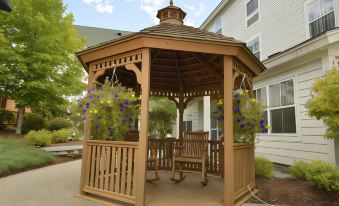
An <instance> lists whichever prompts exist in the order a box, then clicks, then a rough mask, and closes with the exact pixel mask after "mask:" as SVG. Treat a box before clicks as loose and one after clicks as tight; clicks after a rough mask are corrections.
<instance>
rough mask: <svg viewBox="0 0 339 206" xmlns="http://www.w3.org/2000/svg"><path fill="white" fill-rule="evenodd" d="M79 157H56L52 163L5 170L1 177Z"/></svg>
mask: <svg viewBox="0 0 339 206" xmlns="http://www.w3.org/2000/svg"><path fill="white" fill-rule="evenodd" d="M78 159H81V157H77V158H73V157H55V158H54V160H53V162H50V163H46V164H41V165H35V166H32V167H26V168H23V169H21V170H17V171H7V172H4V173H2V174H1V175H0V178H1V177H7V176H10V175H14V174H18V173H21V172H26V171H29V170H34V169H39V168H42V167H46V166H50V165H56V164H61V163H65V162H70V161H73V160H78Z"/></svg>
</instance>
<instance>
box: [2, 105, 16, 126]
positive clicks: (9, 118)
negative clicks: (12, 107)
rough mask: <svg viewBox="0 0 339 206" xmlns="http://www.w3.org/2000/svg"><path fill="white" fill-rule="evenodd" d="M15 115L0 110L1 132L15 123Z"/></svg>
mask: <svg viewBox="0 0 339 206" xmlns="http://www.w3.org/2000/svg"><path fill="white" fill-rule="evenodd" d="M13 119H14V115H13V113H12V112H10V111H7V110H5V109H2V108H0V130H3V129H5V128H6V126H7V123H8V122H11V121H13Z"/></svg>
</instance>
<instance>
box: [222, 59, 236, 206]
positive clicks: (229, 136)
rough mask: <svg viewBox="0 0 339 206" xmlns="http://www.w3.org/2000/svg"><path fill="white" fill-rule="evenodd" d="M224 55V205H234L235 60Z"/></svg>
mask: <svg viewBox="0 0 339 206" xmlns="http://www.w3.org/2000/svg"><path fill="white" fill-rule="evenodd" d="M232 61H233V60H232V57H231V56H224V161H225V162H224V172H225V176H224V206H233V205H234V163H233V162H234V160H233V103H232V102H233V101H232V98H233V94H232V92H233V72H232V68H233V62H232Z"/></svg>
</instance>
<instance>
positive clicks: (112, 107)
mask: <svg viewBox="0 0 339 206" xmlns="http://www.w3.org/2000/svg"><path fill="white" fill-rule="evenodd" d="M139 102H140V100H139V99H138V98H137V97H136V96H135V93H134V92H133V90H132V89H127V88H126V87H123V86H122V85H121V84H120V83H118V82H114V83H113V84H112V83H111V82H110V81H108V80H106V81H105V83H104V84H100V83H96V85H95V87H94V88H93V89H92V90H88V91H87V95H86V97H85V98H84V99H82V100H80V101H79V109H80V110H81V112H79V113H78V115H81V116H82V117H83V119H84V120H85V119H86V118H89V119H90V120H91V139H95V140H115V141H117V140H119V141H121V140H124V139H125V137H126V133H127V131H128V130H131V129H133V128H135V122H136V121H135V120H136V119H137V118H138V115H139V109H140V104H139Z"/></svg>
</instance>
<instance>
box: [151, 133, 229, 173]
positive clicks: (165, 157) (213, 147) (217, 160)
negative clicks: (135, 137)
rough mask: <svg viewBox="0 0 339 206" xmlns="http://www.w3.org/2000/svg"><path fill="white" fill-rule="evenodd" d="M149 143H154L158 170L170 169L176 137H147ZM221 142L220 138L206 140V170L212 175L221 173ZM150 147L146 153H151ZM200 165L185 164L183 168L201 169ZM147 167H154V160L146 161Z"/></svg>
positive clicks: (222, 165) (222, 153) (222, 166)
mask: <svg viewBox="0 0 339 206" xmlns="http://www.w3.org/2000/svg"><path fill="white" fill-rule="evenodd" d="M148 141H149V144H150V145H153V143H155V145H156V149H157V154H158V169H159V170H171V169H172V157H173V148H174V147H175V145H177V144H178V141H179V140H178V139H175V138H165V139H149V140H148ZM223 149H224V147H223V144H222V141H221V140H209V141H208V168H207V172H208V173H209V174H213V175H220V176H222V175H223V168H224V164H223V162H224V161H223V155H224V152H223ZM151 152H152V151H151V148H149V152H148V154H149V155H150V154H151ZM200 167H201V165H199V164H185V165H184V169H187V170H192V171H201V168H200ZM147 168H148V169H149V170H151V169H153V168H154V162H148V164H147Z"/></svg>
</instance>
